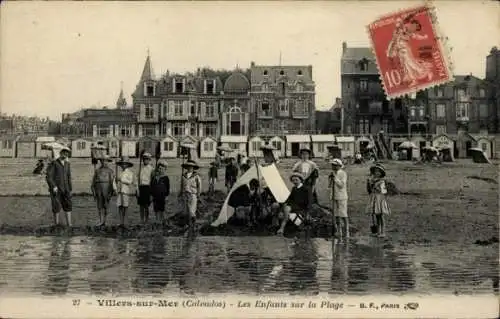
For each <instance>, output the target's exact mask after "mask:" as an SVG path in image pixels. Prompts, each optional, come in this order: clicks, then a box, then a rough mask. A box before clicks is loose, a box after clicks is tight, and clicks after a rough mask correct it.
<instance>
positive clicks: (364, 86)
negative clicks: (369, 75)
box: [359, 80, 368, 92]
mask: <svg viewBox="0 0 500 319" xmlns="http://www.w3.org/2000/svg"><path fill="white" fill-rule="evenodd" d="M359 89H360V90H361V91H363V92H366V91H368V81H367V80H360V81H359Z"/></svg>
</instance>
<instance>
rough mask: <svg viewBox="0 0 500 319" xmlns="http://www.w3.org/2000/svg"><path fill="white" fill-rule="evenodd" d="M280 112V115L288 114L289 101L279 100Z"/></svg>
mask: <svg viewBox="0 0 500 319" xmlns="http://www.w3.org/2000/svg"><path fill="white" fill-rule="evenodd" d="M278 107H279V112H280V113H288V99H286V100H279V106H278Z"/></svg>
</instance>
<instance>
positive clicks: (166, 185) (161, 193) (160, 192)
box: [151, 174, 170, 198]
mask: <svg viewBox="0 0 500 319" xmlns="http://www.w3.org/2000/svg"><path fill="white" fill-rule="evenodd" d="M151 195H152V196H153V198H162V197H167V196H168V195H170V179H169V178H168V176H166V175H159V174H153V176H152V177H151Z"/></svg>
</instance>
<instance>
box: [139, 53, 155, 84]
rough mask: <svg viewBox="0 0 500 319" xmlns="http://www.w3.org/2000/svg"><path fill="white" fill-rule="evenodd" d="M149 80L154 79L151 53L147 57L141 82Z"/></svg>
mask: <svg viewBox="0 0 500 319" xmlns="http://www.w3.org/2000/svg"><path fill="white" fill-rule="evenodd" d="M148 80H153V68H152V66H151V58H150V57H149V55H148V57H147V58H146V62H145V63H144V68H143V70H142V75H141V80H140V82H143V81H148Z"/></svg>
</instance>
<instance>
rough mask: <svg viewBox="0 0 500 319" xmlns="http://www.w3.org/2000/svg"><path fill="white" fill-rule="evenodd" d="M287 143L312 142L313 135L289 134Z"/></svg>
mask: <svg viewBox="0 0 500 319" xmlns="http://www.w3.org/2000/svg"><path fill="white" fill-rule="evenodd" d="M286 141H287V143H304V142H307V143H308V142H310V141H311V137H310V136H309V135H305V134H304V135H287V136H286Z"/></svg>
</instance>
